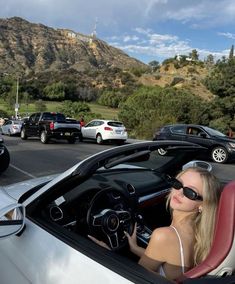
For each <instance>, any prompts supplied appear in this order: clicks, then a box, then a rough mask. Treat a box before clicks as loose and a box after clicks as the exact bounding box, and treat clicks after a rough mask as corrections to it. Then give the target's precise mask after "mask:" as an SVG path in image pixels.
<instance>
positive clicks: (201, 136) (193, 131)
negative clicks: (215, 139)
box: [186, 126, 211, 148]
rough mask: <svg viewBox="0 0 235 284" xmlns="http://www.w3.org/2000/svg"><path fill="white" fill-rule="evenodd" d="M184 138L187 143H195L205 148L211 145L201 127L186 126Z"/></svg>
mask: <svg viewBox="0 0 235 284" xmlns="http://www.w3.org/2000/svg"><path fill="white" fill-rule="evenodd" d="M186 136H187V141H188V142H192V143H196V144H199V145H201V146H204V147H206V148H209V147H210V145H211V139H210V136H209V135H208V134H207V133H206V131H205V130H204V129H203V128H201V127H197V126H187V128H186Z"/></svg>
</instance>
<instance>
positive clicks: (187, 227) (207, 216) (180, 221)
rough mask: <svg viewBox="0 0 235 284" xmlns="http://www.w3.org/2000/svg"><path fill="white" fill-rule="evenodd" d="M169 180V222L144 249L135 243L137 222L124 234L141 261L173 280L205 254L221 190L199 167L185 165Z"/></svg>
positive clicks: (207, 173) (212, 230)
mask: <svg viewBox="0 0 235 284" xmlns="http://www.w3.org/2000/svg"><path fill="white" fill-rule="evenodd" d="M169 182H170V184H171V186H172V190H171V192H170V194H169V196H168V198H167V205H168V206H169V207H170V210H171V216H172V222H171V225H170V226H168V227H161V228H157V229H155V230H154V231H153V233H152V235H151V239H150V241H149V244H148V246H147V248H146V249H144V248H142V247H140V246H138V245H137V238H136V225H135V229H134V232H133V234H132V236H130V235H129V234H128V233H127V232H126V233H125V234H126V236H127V238H128V242H129V246H130V250H131V251H132V252H133V253H134V254H136V255H137V256H139V257H140V260H139V264H140V265H142V266H144V267H145V268H146V269H149V270H151V271H153V272H156V273H159V274H160V275H162V276H165V277H167V278H168V279H170V280H173V279H176V278H178V277H179V276H180V275H182V274H183V273H184V272H185V271H187V270H189V269H190V268H192V267H193V266H195V265H197V264H199V263H200V262H201V261H203V260H204V259H205V257H206V256H207V254H208V252H209V250H210V247H211V244H212V240H213V233H214V225H215V215H216V208H217V204H218V201H219V196H220V192H221V190H220V183H219V181H218V180H217V179H216V178H215V176H213V175H212V174H211V173H210V172H208V171H207V170H205V169H202V168H187V169H186V170H183V171H182V172H180V173H179V174H178V175H177V177H176V178H171V179H170V180H169ZM89 237H90V238H91V239H92V240H93V241H95V242H96V243H98V244H99V245H101V246H104V247H106V248H107V245H106V244H104V243H103V242H101V241H98V240H96V239H95V238H93V237H91V236H89Z"/></svg>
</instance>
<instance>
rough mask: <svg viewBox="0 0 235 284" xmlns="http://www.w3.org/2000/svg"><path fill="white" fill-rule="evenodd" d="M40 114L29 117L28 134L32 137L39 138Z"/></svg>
mask: <svg viewBox="0 0 235 284" xmlns="http://www.w3.org/2000/svg"><path fill="white" fill-rule="evenodd" d="M39 118H40V113H34V114H32V115H31V116H30V117H29V120H28V122H27V125H28V127H27V134H28V135H30V136H38V123H39Z"/></svg>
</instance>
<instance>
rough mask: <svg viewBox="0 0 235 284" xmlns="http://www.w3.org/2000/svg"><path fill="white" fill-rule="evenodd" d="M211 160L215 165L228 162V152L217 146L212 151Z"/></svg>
mask: <svg viewBox="0 0 235 284" xmlns="http://www.w3.org/2000/svg"><path fill="white" fill-rule="evenodd" d="M211 158H212V160H213V161H214V162H216V163H220V164H224V163H226V162H227V160H228V151H227V150H226V149H225V148H224V147H222V146H217V147H215V148H214V149H213V150H212V152H211Z"/></svg>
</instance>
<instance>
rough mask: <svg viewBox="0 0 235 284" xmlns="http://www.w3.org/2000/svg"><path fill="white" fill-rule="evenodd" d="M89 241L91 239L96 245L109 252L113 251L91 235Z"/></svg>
mask: <svg viewBox="0 0 235 284" xmlns="http://www.w3.org/2000/svg"><path fill="white" fill-rule="evenodd" d="M87 236H88V238H89V239H91V240H92V241H93V242H94V243H96V244H97V245H99V246H101V247H103V248H106V249H108V250H111V249H110V247H109V246H108V245H107V244H106V243H105V242H103V241H99V240H97V239H96V238H95V237H93V236H90V235H87Z"/></svg>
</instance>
